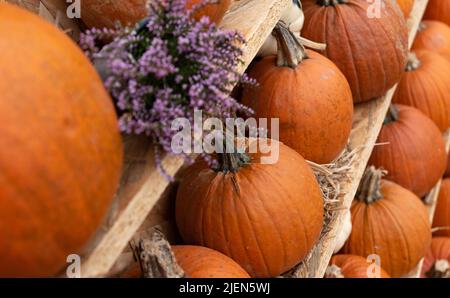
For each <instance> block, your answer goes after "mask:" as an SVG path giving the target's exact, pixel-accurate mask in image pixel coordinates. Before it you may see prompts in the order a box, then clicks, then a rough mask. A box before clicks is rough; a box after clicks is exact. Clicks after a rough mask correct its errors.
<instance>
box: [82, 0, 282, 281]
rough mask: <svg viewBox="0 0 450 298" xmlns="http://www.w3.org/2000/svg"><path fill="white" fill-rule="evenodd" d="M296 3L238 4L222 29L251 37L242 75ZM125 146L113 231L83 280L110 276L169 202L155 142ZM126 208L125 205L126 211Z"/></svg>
mask: <svg viewBox="0 0 450 298" xmlns="http://www.w3.org/2000/svg"><path fill="white" fill-rule="evenodd" d="M290 2H291V0H240V1H235V2H234V3H233V5H232V7H231V8H230V11H229V12H228V13H227V15H226V16H225V18H224V20H223V22H222V24H221V26H222V27H224V28H229V29H233V30H238V31H239V32H240V33H241V34H243V36H244V37H245V39H246V41H247V43H246V44H245V45H244V47H243V50H244V53H245V54H244V56H243V61H244V63H243V64H242V65H241V66H240V69H239V71H240V72H241V73H242V72H244V71H245V69H246V68H247V66H248V65H249V64H250V62H251V61H252V60H253V58H254V57H255V56H256V53H257V51H258V50H259V48H260V47H261V45H262V44H263V42H264V41H265V39H266V37H267V36H269V34H270V33H271V31H272V29H273V27H275V25H276V23H277V22H278V20H279V19H280V17H281V15H282V12H283V11H284V9H285V8H286V7H288V5H289V4H290ZM124 144H125V170H124V172H123V174H122V181H121V184H120V188H119V191H118V193H117V196H116V199H115V202H116V203H115V204H116V205H115V208H113V210H112V213H113V215H111V216H110V222H112V223H111V225H110V227H107V228H105V229H104V230H106V231H104V232H103V233H101V234H100V235H99V236H98V237H96V239H95V240H93V243H91V245H90V246H91V247H94V248H93V250H92V251H90V252H89V253H87V254H86V257H85V258H84V262H83V265H82V276H83V277H96V276H104V275H106V274H107V273H108V271H109V270H110V269H111V268H112V266H113V265H114V263H115V261H116V260H117V259H118V257H119V256H120V254H121V253H122V251H123V250H124V248H125V247H126V246H127V244H128V241H129V240H130V239H131V238H132V237H133V235H134V234H135V232H136V231H137V230H138V228H139V227H140V226H141V224H142V223H143V222H144V220H145V219H146V217H147V215H148V214H149V213H151V212H152V211H153V210H154V208H156V207H157V206H159V205H160V204H161V203H162V202H161V201H163V200H164V198H165V197H164V196H162V195H163V194H164V192H165V191H166V190H167V188H168V186H169V185H170V183H169V182H168V181H167V180H166V179H165V178H164V177H163V176H162V175H160V173H159V172H158V171H157V170H156V168H155V165H154V160H153V158H154V153H153V150H152V146H151V144H150V143H149V142H148V141H147V140H145V139H142V138H138V137H127V138H125V140H124ZM163 165H164V168H165V169H166V170H167V172H168V174H169V175H172V176H175V174H176V173H177V172H178V171H179V170H180V168H181V167H182V165H183V161H182V160H181V159H180V158H175V157H173V156H165V157H164V158H163ZM121 206H122V207H121Z"/></svg>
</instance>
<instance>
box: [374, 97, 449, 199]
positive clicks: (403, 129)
mask: <svg viewBox="0 0 450 298" xmlns="http://www.w3.org/2000/svg"><path fill="white" fill-rule="evenodd" d="M377 143H379V144H381V145H379V146H375V148H374V149H373V151H372V155H371V157H370V160H369V165H374V166H376V167H382V168H384V169H386V170H387V171H388V174H387V176H386V179H388V180H391V181H393V182H395V183H397V184H399V185H401V186H403V187H405V188H407V189H409V190H411V191H412V192H414V193H415V194H416V195H418V196H419V197H423V196H425V195H426V194H427V193H428V192H429V191H430V190H431V189H432V188H433V187H434V186H435V185H436V183H437V182H438V181H439V179H440V178H441V177H442V175H443V174H444V172H445V168H446V165H447V154H446V152H445V144H444V140H443V137H442V134H441V132H440V130H439V128H438V127H437V126H436V124H434V123H433V121H431V119H429V118H428V117H427V116H425V115H424V114H423V113H422V112H421V111H419V110H417V109H416V108H414V107H409V106H405V105H400V104H396V105H391V108H390V109H389V113H388V115H387V116H386V120H385V122H384V124H383V127H382V128H381V132H380V134H379V135H378V139H377Z"/></svg>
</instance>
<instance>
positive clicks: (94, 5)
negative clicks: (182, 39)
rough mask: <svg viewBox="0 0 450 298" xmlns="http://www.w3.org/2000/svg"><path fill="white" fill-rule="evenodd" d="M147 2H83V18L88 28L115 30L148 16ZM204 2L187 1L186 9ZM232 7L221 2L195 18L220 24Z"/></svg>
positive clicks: (132, 0) (209, 5)
mask: <svg viewBox="0 0 450 298" xmlns="http://www.w3.org/2000/svg"><path fill="white" fill-rule="evenodd" d="M146 2H147V0H116V1H104V0H83V1H81V11H82V15H81V18H82V20H83V21H84V23H85V24H86V25H87V26H88V27H97V28H102V27H109V28H113V27H114V26H115V23H116V22H117V21H119V22H120V23H122V24H124V25H127V24H135V23H136V22H138V21H140V20H141V19H143V18H144V17H145V16H146V15H147V10H146V7H145V4H146ZM202 2H203V0H186V7H187V8H188V9H191V8H192V7H193V6H194V5H197V4H199V3H202ZM230 5H231V0H219V2H218V3H217V4H213V3H212V4H208V5H207V6H205V7H204V8H202V9H200V10H199V11H198V12H197V13H196V14H195V18H196V19H200V18H201V17H202V16H204V15H206V16H209V18H210V20H211V21H212V22H215V23H220V22H221V21H222V18H223V16H224V15H225V13H226V11H227V10H228V8H229V7H230Z"/></svg>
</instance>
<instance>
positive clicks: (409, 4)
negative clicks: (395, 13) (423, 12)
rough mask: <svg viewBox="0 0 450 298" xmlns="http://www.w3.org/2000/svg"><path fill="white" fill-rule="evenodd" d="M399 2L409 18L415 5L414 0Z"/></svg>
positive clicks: (404, 13)
mask: <svg viewBox="0 0 450 298" xmlns="http://www.w3.org/2000/svg"><path fill="white" fill-rule="evenodd" d="M397 3H398V6H400V9H401V10H402V12H403V15H404V16H405V18H408V17H409V14H410V13H411V10H412V8H413V6H414V0H397Z"/></svg>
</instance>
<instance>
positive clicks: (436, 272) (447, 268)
mask: <svg viewBox="0 0 450 298" xmlns="http://www.w3.org/2000/svg"><path fill="white" fill-rule="evenodd" d="M425 275H426V276H427V277H429V278H450V264H449V263H448V261H447V260H437V261H436V262H435V263H434V264H433V266H432V267H431V269H430V271H428V272H427V273H425Z"/></svg>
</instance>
